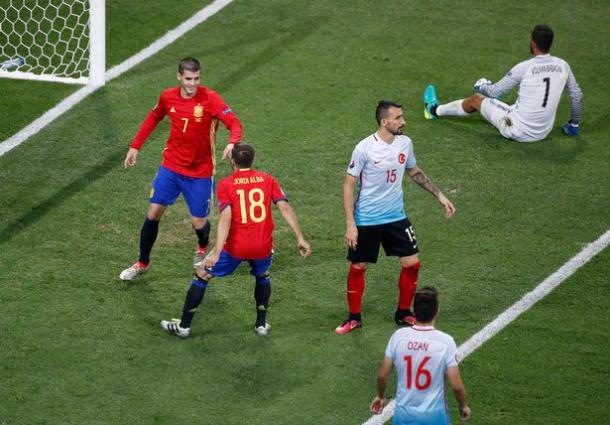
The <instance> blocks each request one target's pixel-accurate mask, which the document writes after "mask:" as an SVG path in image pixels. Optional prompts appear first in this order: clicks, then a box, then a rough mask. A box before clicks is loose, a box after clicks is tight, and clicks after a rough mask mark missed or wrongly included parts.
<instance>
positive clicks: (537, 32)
mask: <svg viewBox="0 0 610 425" xmlns="http://www.w3.org/2000/svg"><path fill="white" fill-rule="evenodd" d="M532 40H533V41H534V43H535V44H536V47H538V49H540V50H541V51H543V52H544V53H547V52H548V51H549V50H551V45H552V44H553V30H552V29H551V27H549V26H548V25H536V26H535V27H534V31H532Z"/></svg>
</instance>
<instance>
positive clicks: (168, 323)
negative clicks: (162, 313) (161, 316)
mask: <svg viewBox="0 0 610 425" xmlns="http://www.w3.org/2000/svg"><path fill="white" fill-rule="evenodd" d="M161 327H162V328H163V329H165V330H166V331H167V332H169V333H170V334H174V335H177V336H179V337H180V338H186V337H188V336H189V334H190V333H191V328H182V327H180V320H178V319H172V320H161Z"/></svg>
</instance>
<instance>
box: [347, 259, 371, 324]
mask: <svg viewBox="0 0 610 425" xmlns="http://www.w3.org/2000/svg"><path fill="white" fill-rule="evenodd" d="M365 272H366V269H360V268H357V267H354V266H353V264H350V267H349V273H348V274H347V306H348V307H349V312H350V314H358V313H360V309H361V307H362V295H363V294H364V273H365Z"/></svg>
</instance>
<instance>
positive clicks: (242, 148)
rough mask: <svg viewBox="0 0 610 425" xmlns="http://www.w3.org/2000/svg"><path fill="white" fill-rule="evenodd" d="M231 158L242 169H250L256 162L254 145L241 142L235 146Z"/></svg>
mask: <svg viewBox="0 0 610 425" xmlns="http://www.w3.org/2000/svg"><path fill="white" fill-rule="evenodd" d="M231 158H233V161H235V165H237V166H238V167H240V168H250V166H251V165H252V163H253V162H254V148H253V147H252V145H249V144H247V143H244V142H241V143H237V144H235V146H233V150H232V151H231Z"/></svg>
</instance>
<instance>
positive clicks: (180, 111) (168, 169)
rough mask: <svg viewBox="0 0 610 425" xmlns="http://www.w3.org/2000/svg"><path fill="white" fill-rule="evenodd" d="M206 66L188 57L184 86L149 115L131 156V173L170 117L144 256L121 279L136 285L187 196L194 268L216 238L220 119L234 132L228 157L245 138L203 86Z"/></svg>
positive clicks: (181, 68) (143, 238)
mask: <svg viewBox="0 0 610 425" xmlns="http://www.w3.org/2000/svg"><path fill="white" fill-rule="evenodd" d="M200 79H201V65H200V64H199V61H197V60H196V59H193V58H185V59H182V60H181V61H180V64H179V65H178V81H179V82H180V85H179V86H178V87H174V88H171V89H167V90H165V91H164V92H163V93H162V94H161V97H160V98H159V102H158V103H157V105H156V106H155V107H154V108H153V110H152V111H151V112H150V113H149V114H148V116H147V117H146V120H144V123H142V126H141V127H140V131H138V134H136V137H135V138H134V140H133V142H132V143H131V146H130V148H129V151H128V152H127V156H126V157H125V168H127V167H133V166H135V165H136V161H137V159H138V152H139V150H140V148H141V147H142V146H143V145H144V142H145V141H146V139H147V138H148V136H150V134H151V133H152V132H153V131H154V129H155V128H156V127H157V124H159V122H160V121H161V120H162V119H163V117H165V116H166V115H167V116H168V117H169V121H170V133H169V138H168V139H167V146H166V147H165V149H164V150H163V162H162V163H161V166H160V167H159V171H158V172H157V175H156V177H155V180H154V181H153V185H152V186H153V188H152V192H151V195H150V206H149V207H148V212H147V213H146V219H145V220H144V225H143V226H142V230H141V232H140V257H139V258H138V261H137V262H136V263H135V264H133V265H132V266H130V267H128V268H127V269H125V270H123V272H122V273H121V274H120V276H119V277H120V278H121V279H122V280H132V279H133V278H135V277H136V276H138V275H139V274H141V273H143V272H145V271H146V270H147V269H148V266H149V263H150V252H151V250H152V247H153V245H154V243H155V240H156V239H157V234H158V232H159V221H160V220H161V217H162V216H163V213H164V212H165V209H166V208H167V206H168V205H172V204H173V203H174V202H176V199H177V198H178V196H179V195H180V193H182V194H183V195H184V199H185V200H186V203H187V205H188V208H189V213H190V215H191V223H192V225H193V229H194V230H195V233H196V234H197V239H198V244H197V253H196V254H195V260H194V262H193V265H194V266H197V265H199V264H200V263H201V261H202V260H203V258H204V256H205V250H206V247H207V245H208V240H209V237H210V223H209V222H208V215H209V213H210V199H211V195H212V190H213V187H212V186H213V184H212V177H213V176H214V171H215V170H214V166H215V159H214V149H215V144H216V131H217V130H218V122H219V120H220V121H221V122H222V123H223V124H224V126H225V127H226V128H227V129H228V130H229V132H230V138H229V143H228V145H227V147H226V148H225V150H224V152H223V159H225V158H228V157H229V154H230V153H231V149H232V147H233V145H234V144H235V143H239V141H240V140H241V136H242V126H241V123H240V122H239V119H237V117H236V116H235V114H234V113H233V111H232V110H231V108H229V107H228V106H227V104H226V103H225V102H224V100H222V98H221V97H220V95H219V94H218V93H216V92H215V91H213V90H211V89H209V88H207V87H203V86H200V85H199V81H200Z"/></svg>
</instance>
